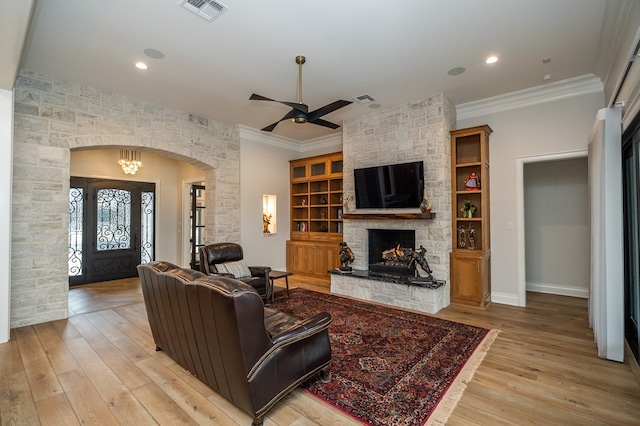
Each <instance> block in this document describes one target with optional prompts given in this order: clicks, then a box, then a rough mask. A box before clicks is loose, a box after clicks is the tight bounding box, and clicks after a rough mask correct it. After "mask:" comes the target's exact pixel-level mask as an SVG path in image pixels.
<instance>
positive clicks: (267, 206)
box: [262, 194, 277, 234]
mask: <svg viewBox="0 0 640 426" xmlns="http://www.w3.org/2000/svg"><path fill="white" fill-rule="evenodd" d="M276 205H277V202H276V196H275V195H267V194H264V195H262V234H275V233H276V228H277V226H276V225H277V216H276Z"/></svg>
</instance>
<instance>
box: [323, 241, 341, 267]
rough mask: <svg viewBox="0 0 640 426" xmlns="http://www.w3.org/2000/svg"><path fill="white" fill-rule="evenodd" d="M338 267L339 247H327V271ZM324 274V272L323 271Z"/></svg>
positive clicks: (336, 245)
mask: <svg viewBox="0 0 640 426" xmlns="http://www.w3.org/2000/svg"><path fill="white" fill-rule="evenodd" d="M339 266H340V246H339V245H338V244H335V247H333V246H330V247H327V268H326V269H327V271H328V270H329V269H335V268H338V267H339ZM325 273H326V271H325Z"/></svg>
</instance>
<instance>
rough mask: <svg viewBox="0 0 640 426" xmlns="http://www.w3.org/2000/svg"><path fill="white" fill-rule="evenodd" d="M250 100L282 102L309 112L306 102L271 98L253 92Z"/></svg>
mask: <svg viewBox="0 0 640 426" xmlns="http://www.w3.org/2000/svg"><path fill="white" fill-rule="evenodd" d="M249 100H251V101H271V102H278V103H280V104H283V105H286V106H288V107H291V108H293V109H297V110H298V111H301V112H303V113H305V114H307V113H309V107H308V106H307V105H305V104H299V103H297V102H286V101H278V100H275V99H270V98H267V97H266V96H262V95H257V94H255V93H254V94H252V95H251V97H250V98H249Z"/></svg>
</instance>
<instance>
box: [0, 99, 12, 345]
mask: <svg viewBox="0 0 640 426" xmlns="http://www.w3.org/2000/svg"><path fill="white" fill-rule="evenodd" d="M12 135H13V92H12V91H9V90H4V89H0V343H4V342H7V341H9V321H10V312H11V309H10V307H11V180H12V179H11V176H12V174H13V171H12V158H13V136H12Z"/></svg>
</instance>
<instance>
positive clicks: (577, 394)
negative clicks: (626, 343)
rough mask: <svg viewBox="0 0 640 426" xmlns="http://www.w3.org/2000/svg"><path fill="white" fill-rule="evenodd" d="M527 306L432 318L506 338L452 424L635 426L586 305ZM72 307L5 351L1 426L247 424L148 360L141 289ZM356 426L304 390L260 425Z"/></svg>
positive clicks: (73, 299) (92, 295) (309, 284)
mask: <svg viewBox="0 0 640 426" xmlns="http://www.w3.org/2000/svg"><path fill="white" fill-rule="evenodd" d="M289 282H290V285H291V287H294V286H302V287H306V288H310V289H313V290H317V291H325V292H327V291H328V289H327V288H326V286H323V285H322V282H320V281H317V280H313V279H308V278H302V277H300V276H295V275H294V276H292V277H290V279H289ZM277 284H279V283H277ZM278 297H286V296H285V295H284V294H283V293H279V294H278ZM527 297H528V306H527V308H517V307H512V306H505V305H498V304H492V305H490V306H489V307H488V309H487V310H486V311H479V310H475V309H471V308H464V307H460V306H453V305H452V306H449V307H447V308H446V309H444V310H442V311H441V312H440V313H438V314H437V316H438V317H441V318H446V319H450V320H455V321H460V322H464V323H468V324H473V325H478V326H482V327H488V328H497V329H500V330H501V331H502V332H501V333H500V335H499V336H498V338H497V340H496V341H495V343H494V344H493V346H492V347H491V349H490V351H489V353H488V354H487V356H486V358H485V359H484V361H483V363H482V364H481V365H480V367H479V368H478V370H477V371H476V373H475V375H474V377H473V380H472V381H471V382H470V383H469V384H468V387H467V390H466V391H465V393H464V394H463V396H462V398H461V400H460V402H459V403H458V405H457V407H456V409H455V410H454V412H453V414H452V415H451V417H450V418H449V421H448V424H450V425H507V424H509V425H513V424H518V425H587V424H593V425H597V424H608V425H638V424H640V385H639V381H638V372H637V365H634V363H632V362H630V361H629V360H627V361H626V362H625V363H615V362H611V361H605V360H602V359H600V358H598V357H597V355H596V347H595V344H594V343H593V334H592V332H591V331H590V330H589V328H588V325H587V301H586V300H584V299H576V298H570V297H560V296H550V295H545V294H537V293H529V294H527ZM69 302H70V303H69V315H70V317H69V319H68V320H60V321H54V322H50V323H45V324H39V325H35V326H29V327H22V328H18V329H14V330H12V331H11V340H10V342H8V343H5V344H2V345H0V420H1V422H0V423H1V424H2V425H37V424H43V425H58V424H59V425H74V424H104V425H111V424H114V425H115V424H132V425H140V424H162V425H174V424H178V423H180V424H200V425H243V426H248V425H249V424H250V423H251V419H250V417H249V416H247V415H246V414H244V413H242V412H241V411H239V410H238V409H237V408H235V407H233V406H232V405H231V404H230V403H228V402H227V401H225V400H224V399H222V398H221V397H220V396H218V395H217V394H216V393H215V392H213V391H212V390H211V389H209V388H208V387H206V386H205V385H203V384H202V383H201V382H199V381H198V380H197V379H195V378H194V377H193V376H191V375H189V374H188V373H187V372H186V371H185V370H184V369H183V368H181V367H180V366H178V365H177V364H176V363H174V362H173V361H172V360H171V359H169V358H168V357H167V356H165V355H164V354H163V353H162V352H155V350H154V348H155V345H154V343H153V340H152V337H151V333H150V330H149V325H148V322H147V318H146V312H145V309H144V304H143V302H142V296H141V291H140V287H139V284H138V282H137V279H130V280H119V281H114V282H110V283H104V284H95V285H88V286H81V287H75V288H73V289H72V290H71V291H70V295H69ZM356 424H358V423H356V422H354V421H353V420H351V419H349V418H348V417H346V416H344V415H343V414H341V413H340V412H338V411H337V410H334V409H332V408H330V407H328V406H327V405H325V404H323V403H321V402H319V401H317V400H316V399H314V398H313V397H311V396H309V395H308V394H306V393H305V392H303V391H300V390H295V391H294V392H292V393H291V394H290V395H289V396H287V397H286V398H285V399H283V400H282V401H281V402H280V403H278V404H277V405H276V406H275V407H274V408H273V409H272V410H271V411H269V413H268V415H267V417H266V420H265V425H266V426H274V425H279V426H284V425H296V426H307V425H322V426H325V425H356Z"/></svg>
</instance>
